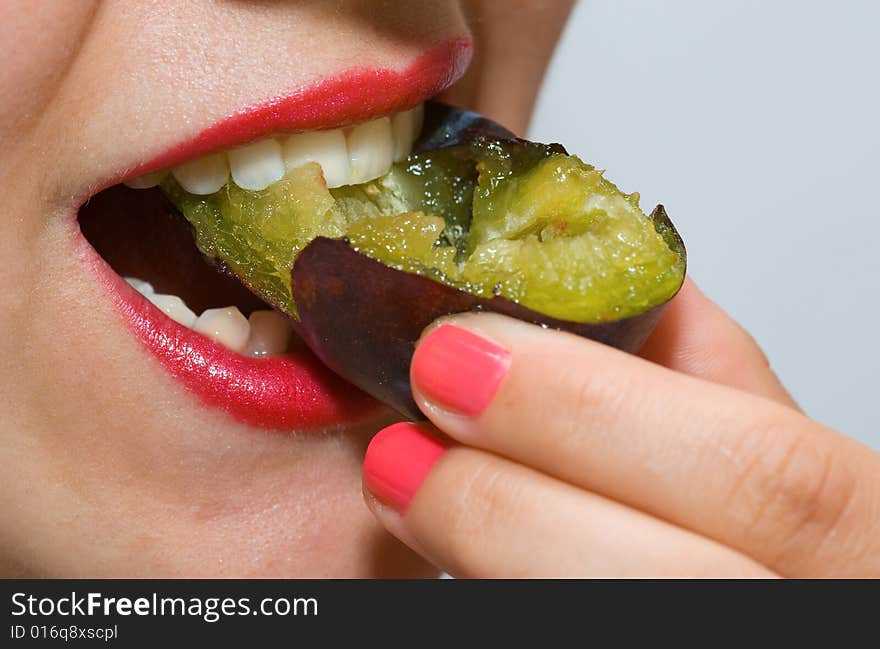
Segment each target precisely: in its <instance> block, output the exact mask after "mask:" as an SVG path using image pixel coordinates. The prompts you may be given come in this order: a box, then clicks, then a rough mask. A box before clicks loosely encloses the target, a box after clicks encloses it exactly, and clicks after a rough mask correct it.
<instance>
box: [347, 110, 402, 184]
mask: <svg viewBox="0 0 880 649" xmlns="http://www.w3.org/2000/svg"><path fill="white" fill-rule="evenodd" d="M346 139H347V140H348V158H349V160H350V161H351V176H350V177H349V182H350V183H352V184H356V183H363V182H366V181H368V180H372V179H373V178H378V177H379V176H382V175H384V174H386V173H388V170H389V169H391V149H392V140H391V120H390V119H388V118H387V117H380V118H379V119H374V120H373V121H372V122H366V123H364V124H360V125H358V126H355V127H354V128H353V129H352V130H351V132H350V133H349V134H348V137H347V138H346Z"/></svg>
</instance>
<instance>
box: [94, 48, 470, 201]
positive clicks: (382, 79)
mask: <svg viewBox="0 0 880 649" xmlns="http://www.w3.org/2000/svg"><path fill="white" fill-rule="evenodd" d="M472 55H473V41H472V40H471V39H470V38H467V37H460V38H455V39H452V40H449V41H445V42H442V43H439V44H437V45H434V46H433V47H431V48H430V49H428V50H427V51H425V52H424V53H423V54H422V55H421V56H419V57H418V58H417V59H416V60H415V61H413V63H412V64H410V66H409V67H408V68H406V69H405V70H404V71H402V72H396V71H394V70H388V69H364V68H355V69H351V70H347V71H345V72H343V73H342V74H340V75H338V76H336V77H331V78H328V79H325V80H323V81H321V82H319V83H317V84H315V85H313V86H310V87H307V88H303V89H301V90H299V91H297V92H295V93H293V94H290V95H287V96H284V97H277V98H275V99H272V100H270V101H268V102H266V103H264V104H259V105H256V106H252V107H249V108H245V109H243V110H240V111H238V112H236V113H234V114H232V115H230V116H229V117H227V118H225V119H223V120H221V121H220V122H218V123H216V124H213V125H211V126H209V127H207V128H205V129H204V130H202V131H201V132H200V133H199V134H198V135H196V136H195V137H193V138H192V139H190V140H187V141H184V142H182V143H180V144H178V145H177V146H174V147H172V148H171V149H169V150H168V151H165V152H164V153H161V154H160V155H158V156H157V157H155V158H153V159H152V160H150V161H148V162H145V163H143V164H141V165H139V166H136V167H134V168H133V169H131V170H130V171H129V172H128V173H126V174H125V175H124V176H119V177H118V178H116V179H114V180H113V182H112V183H110V184H116V183H118V182H121V181H122V180H127V179H128V178H136V177H138V176H141V175H143V174H146V173H151V172H153V171H160V170H163V169H167V168H169V167H173V166H174V165H176V164H179V163H181V162H185V161H187V160H192V159H193V158H197V157H199V156H201V155H204V154H206V153H211V152H213V151H217V150H220V149H227V148H230V147H233V146H238V145H243V144H246V143H248V142H252V141H254V140H258V139H260V138H263V137H267V136H269V135H273V134H276V133H296V132H301V131H312V130H319V129H331V128H339V127H342V126H347V125H349V124H357V123H359V122H365V121H368V120H370V119H374V118H376V117H381V116H382V115H388V114H391V113H396V112H399V111H402V110H407V109H409V108H413V107H414V106H416V105H418V104H420V103H421V102H423V101H425V100H426V99H429V98H430V97H433V96H434V95H436V94H438V93H439V92H440V91H442V90H445V89H446V88H448V87H449V86H450V85H452V83H454V82H455V81H456V80H457V79H458V78H459V77H461V75H462V74H464V71H465V69H466V68H467V66H468V63H470V60H471V56H472Z"/></svg>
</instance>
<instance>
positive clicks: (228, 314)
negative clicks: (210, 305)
mask: <svg viewBox="0 0 880 649" xmlns="http://www.w3.org/2000/svg"><path fill="white" fill-rule="evenodd" d="M250 328H251V326H250V325H249V324H248V321H247V318H245V317H244V316H243V315H242V314H241V311H239V310H238V307H235V306H229V307H226V308H222V309H206V310H205V311H203V312H202V315H200V316H199V317H198V319H197V320H196V321H195V324H194V325H193V326H192V329H193V330H194V331H197V332H199V333H200V334H204V335H206V336H207V337H208V338H212V339H214V340H216V341H217V342H218V343H220V344H221V345H224V346H226V347H228V348H229V349H231V350H233V351H236V352H241V351H242V350H243V349H244V346H245V344H247V341H248V337H249V336H250Z"/></svg>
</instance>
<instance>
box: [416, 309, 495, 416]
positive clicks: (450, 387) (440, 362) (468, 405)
mask: <svg viewBox="0 0 880 649" xmlns="http://www.w3.org/2000/svg"><path fill="white" fill-rule="evenodd" d="M509 367H510V352H509V351H507V350H506V349H504V348H503V347H501V346H499V345H496V344H495V343H493V342H489V341H488V340H486V339H485V338H482V337H480V336H478V335H476V334H475V333H472V332H470V331H468V330H467V329H462V328H461V327H456V326H453V325H443V326H441V327H437V328H436V329H434V330H433V331H431V332H430V333H429V334H428V335H427V336H425V338H424V339H423V340H422V342H421V343H420V344H419V346H418V348H417V349H416V353H415V356H413V361H412V370H411V371H412V380H413V382H414V383H415V385H416V387H417V388H418V389H419V391H420V392H421V393H422V394H423V395H425V396H426V397H427V398H428V399H430V400H431V401H434V402H436V403H437V404H439V405H441V406H443V407H444V408H447V409H449V410H455V411H457V412H460V413H462V414H465V415H469V416H472V417H473V416H475V415H478V414H480V413H481V412H483V410H485V409H486V406H488V405H489V402H490V401H491V400H492V397H494V396H495V392H496V391H497V390H498V385H499V384H500V383H501V379H503V378H504V375H505V374H507V369H508V368H509Z"/></svg>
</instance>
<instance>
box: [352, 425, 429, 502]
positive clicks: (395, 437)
mask: <svg viewBox="0 0 880 649" xmlns="http://www.w3.org/2000/svg"><path fill="white" fill-rule="evenodd" d="M445 451H446V447H445V446H444V445H443V444H442V443H441V442H440V440H438V439H437V438H436V437H434V436H432V435H429V434H427V433H426V432H424V431H423V430H422V429H421V428H419V427H418V426H416V425H415V424H411V423H409V422H401V423H399V424H393V425H391V426H388V427H387V428H383V429H382V430H380V431H379V433H378V434H377V435H376V436H375V437H374V438H373V440H372V441H371V442H370V445H369V446H368V447H367V456H366V457H365V458H364V482H365V483H366V485H367V489H369V490H370V491H371V492H372V493H373V494H374V495H375V496H376V497H377V498H379V500H381V501H382V502H385V503H387V504H389V505H391V506H392V507H394V509H396V510H397V511H398V512H400V513H401V514H402V513H404V512H406V510H407V508H408V507H409V504H410V502H412V499H413V496H415V495H416V492H417V491H418V490H419V487H420V486H421V485H422V482H424V480H425V476H427V475H428V472H429V471H430V470H431V467H432V466H434V462H436V461H437V460H438V459H440V456H441V455H443V453H444V452H445Z"/></svg>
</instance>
